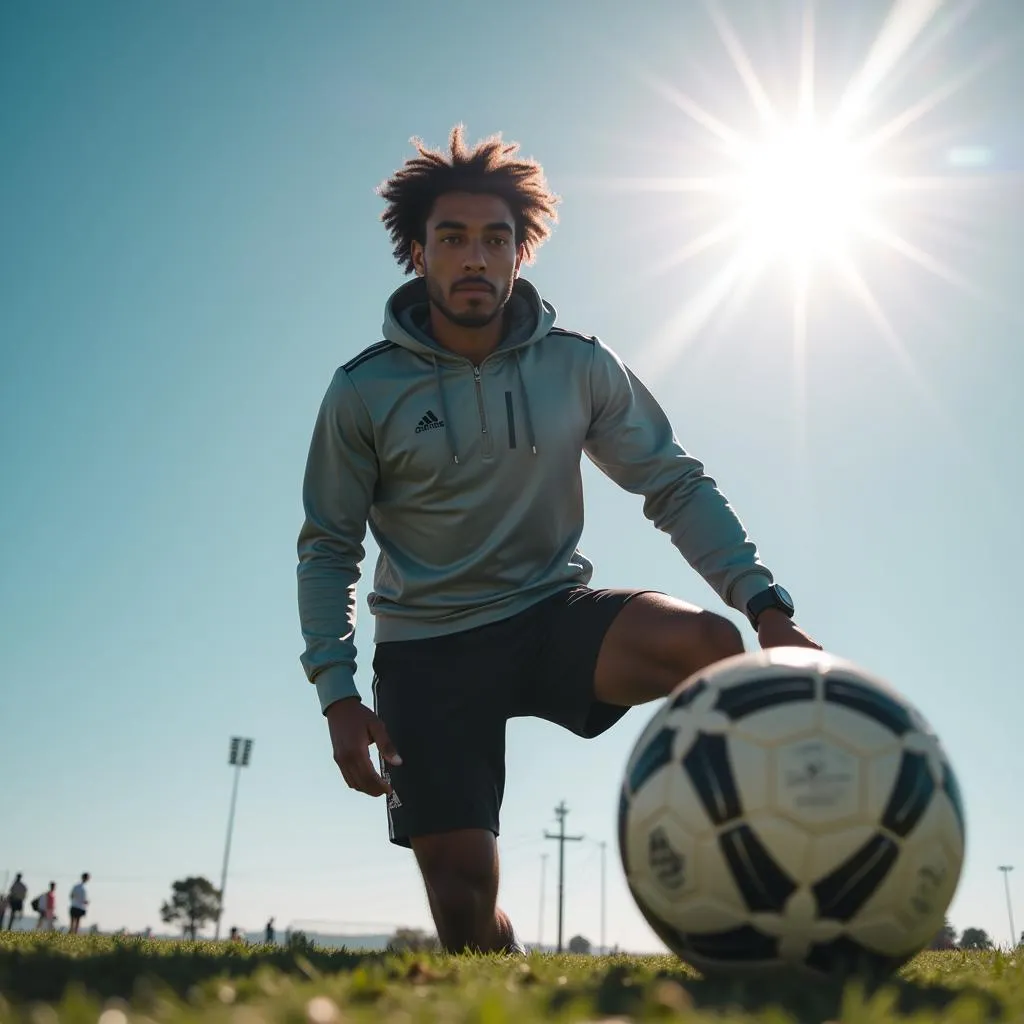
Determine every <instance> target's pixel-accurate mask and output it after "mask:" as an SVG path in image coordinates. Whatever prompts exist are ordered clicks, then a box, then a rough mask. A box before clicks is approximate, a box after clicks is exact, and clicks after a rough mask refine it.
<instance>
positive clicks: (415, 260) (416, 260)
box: [409, 238, 427, 277]
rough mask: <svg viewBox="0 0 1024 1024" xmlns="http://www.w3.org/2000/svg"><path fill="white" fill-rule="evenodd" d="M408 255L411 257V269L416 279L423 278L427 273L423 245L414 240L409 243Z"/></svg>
mask: <svg viewBox="0 0 1024 1024" xmlns="http://www.w3.org/2000/svg"><path fill="white" fill-rule="evenodd" d="M409 254H410V255H411V256H412V267H413V270H415V271H416V276H417V277H425V276H426V273H427V261H426V254H425V252H424V249H423V245H422V243H420V242H417V241H416V239H415V238H414V239H413V240H412V241H411V242H410V243H409Z"/></svg>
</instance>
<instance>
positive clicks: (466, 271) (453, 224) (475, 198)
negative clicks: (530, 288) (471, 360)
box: [412, 192, 523, 327]
mask: <svg viewBox="0 0 1024 1024" xmlns="http://www.w3.org/2000/svg"><path fill="white" fill-rule="evenodd" d="M412 258H413V265H414V266H415V268H416V273H417V274H419V276H420V277H422V278H424V279H425V280H426V283H427V294H428V295H429V296H430V301H431V303H432V304H433V305H434V306H435V307H437V308H438V309H439V310H440V311H441V312H442V313H443V314H444V315H445V317H447V319H449V320H450V321H451V322H452V323H454V324H458V325H459V326H460V327H484V326H486V325H487V324H489V323H490V322H491V321H492V320H493V319H494V318H495V317H496V316H498V314H499V313H501V311H502V309H503V308H504V306H505V303H506V302H508V299H509V296H510V295H511V294H512V285H513V283H514V282H515V279H516V275H517V274H518V273H519V265H520V263H522V259H523V254H522V251H521V248H520V247H519V246H517V245H516V239H515V220H514V218H513V216H512V211H511V210H510V209H509V206H508V203H506V202H505V200H503V199H499V198H498V197H497V196H488V195H476V194H474V193H471V192H448V193H446V194H445V195H442V196H439V197H438V199H437V202H436V203H435V204H434V209H433V211H432V213H431V215H430V218H429V219H428V220H427V226H426V236H425V240H424V242H423V244H420V243H419V242H415V241H414V242H413V243H412Z"/></svg>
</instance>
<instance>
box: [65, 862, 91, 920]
mask: <svg viewBox="0 0 1024 1024" xmlns="http://www.w3.org/2000/svg"><path fill="white" fill-rule="evenodd" d="M88 881H89V872H88V871H85V872H83V873H82V880H81V881H80V882H79V883H78V884H77V885H76V886H75V887H74V888H73V889H72V890H71V907H70V908H69V909H70V916H71V923H70V925H68V931H69V932H70V933H71V934H72V935H77V934H78V926H79V924H81V921H82V918H83V917H85V911H86V909H87V908H88V906H89V897H88V896H87V895H86V892H85V883H86V882H88Z"/></svg>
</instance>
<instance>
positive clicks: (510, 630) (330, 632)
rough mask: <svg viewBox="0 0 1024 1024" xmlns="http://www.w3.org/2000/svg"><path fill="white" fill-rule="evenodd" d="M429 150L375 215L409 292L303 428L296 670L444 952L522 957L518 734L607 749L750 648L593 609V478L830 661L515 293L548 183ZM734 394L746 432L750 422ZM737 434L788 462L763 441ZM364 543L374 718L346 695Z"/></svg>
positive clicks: (665, 425)
mask: <svg viewBox="0 0 1024 1024" xmlns="http://www.w3.org/2000/svg"><path fill="white" fill-rule="evenodd" d="M415 144H416V149H417V153H416V154H415V155H414V156H412V157H411V158H410V159H409V160H407V161H406V162H405V164H404V165H403V166H402V167H401V168H399V169H398V170H397V171H396V172H395V173H394V174H393V175H392V176H391V177H390V178H389V179H388V180H387V181H385V182H384V183H383V184H382V185H381V186H380V188H379V189H378V193H379V195H380V196H381V197H382V198H383V200H384V202H385V203H386V206H385V208H384V211H383V214H382V220H383V222H384V225H385V227H386V229H387V231H388V233H389V235H390V240H391V243H392V245H393V250H392V251H393V254H394V257H395V259H396V261H397V262H398V264H399V267H400V269H401V271H402V272H404V273H406V274H409V273H415V275H416V277H415V279H414V280H412V281H409V282H407V283H405V284H402V286H401V287H399V288H398V289H397V290H396V291H395V292H394V293H393V294H392V295H391V296H390V298H388V300H387V303H386V307H385V312H384V326H383V335H382V336H383V339H384V340H382V341H377V342H376V343H375V344H373V345H370V346H369V347H368V348H365V349H363V350H362V351H361V352H358V353H357V354H355V355H353V357H352V358H351V359H349V360H348V362H346V363H345V364H344V365H343V366H341V367H340V368H339V369H338V370H337V371H336V372H335V374H334V377H333V379H332V381H331V383H330V385H329V386H328V388H327V391H326V394H325V396H324V398H323V401H322V403H321V405H320V410H319V413H318V416H317V419H316V424H315V426H314V428H313V434H312V441H311V444H310V448H309V454H308V458H307V461H306V469H305V477H304V481H303V485H302V501H303V508H304V511H305V520H304V522H303V525H302V528H301V530H300V532H299V538H298V604H299V618H300V621H301V628H302V634H303V639H304V641H305V650H304V652H303V654H302V658H301V661H302V665H303V668H304V670H305V673H306V676H307V678H308V679H309V680H310V682H312V683H314V684H315V685H316V690H317V695H318V698H319V702H320V709H321V711H322V712H323V714H324V716H325V717H326V719H327V726H328V729H329V732H330V737H331V743H332V746H333V748H334V760H335V761H336V763H337V765H338V767H339V769H340V770H341V774H342V776H343V777H344V780H345V782H346V784H347V785H348V786H349V787H350V788H351V789H354V790H357V791H359V792H362V793H367V794H369V795H370V796H382V795H384V794H386V800H385V807H386V811H387V819H388V834H389V838H390V840H391V842H393V843H395V844H396V845H398V846H403V847H407V848H409V847H411V848H412V850H413V853H414V855H415V857H416V863H417V866H418V867H419V870H420V873H421V874H422V876H423V881H424V884H425V887H426V890H427V892H428V894H429V904H430V910H431V913H432V915H433V918H434V923H435V925H436V927H437V934H438V937H439V938H440V940H441V943H442V945H443V946H444V948H445V949H446V950H449V951H459V950H463V949H467V948H469V949H473V950H479V951H482V952H489V951H499V950H504V951H511V952H522V946H521V944H520V943H519V941H518V939H517V938H516V936H515V933H514V932H513V930H512V925H511V924H510V923H509V919H508V917H507V916H506V915H505V913H504V912H503V911H501V910H499V909H498V907H497V896H498V880H499V870H498V847H497V843H496V836H497V835H498V831H499V812H500V809H501V803H502V796H503V792H504V787H505V727H506V723H507V722H508V720H509V719H510V718H517V717H532V718H540V719H545V720H547V721H550V722H553V723H555V724H557V725H560V726H562V727H563V728H565V729H566V730H568V731H569V732H572V733H575V734H577V735H579V736H582V737H586V738H589V737H594V736H598V735H600V734H601V733H603V732H604V731H605V730H607V729H609V728H610V727H611V726H612V725H613V724H614V723H615V722H617V721H618V720H619V719H620V718H621V717H622V716H623V715H624V714H625V713H626V710H627V709H628V708H630V707H632V706H634V705H637V704H644V703H646V702H648V701H653V700H657V699H659V698H663V697H665V696H667V695H668V694H669V693H671V692H672V691H673V690H674V689H675V687H676V686H678V684H679V683H680V681H681V680H683V679H685V678H687V677H688V676H690V675H691V674H693V673H695V672H697V671H699V670H701V669H703V668H705V667H706V666H708V665H710V664H712V663H715V662H717V661H719V660H720V659H722V658H726V657H728V656H730V655H736V654H740V653H742V651H743V649H744V645H743V637H742V635H741V634H740V631H739V630H738V629H737V628H736V626H735V625H734V624H733V623H732V622H731V621H730V620H729V619H728V618H726V617H724V616H723V615H719V614H716V613H715V612H712V611H706V610H703V609H701V608H698V607H695V606H693V605H691V604H688V603H685V602H683V601H681V600H678V599H676V598H674V597H670V596H668V595H665V594H661V593H656V592H654V591H652V590H651V589H649V588H648V589H644V590H639V589H635V590H625V589H619V590H607V589H592V588H591V586H590V581H591V577H592V574H593V565H592V564H591V562H590V561H589V560H588V559H587V558H586V557H585V556H584V554H583V552H582V551H580V549H579V546H578V545H579V542H580V538H581V536H582V533H583V520H584V502H583V480H582V475H581V471H580V464H581V461H582V456H583V455H586V456H587V457H588V458H589V459H590V461H591V462H593V463H594V464H595V465H596V466H597V467H598V468H599V469H600V470H602V472H604V473H605V474H606V475H607V476H608V477H609V478H611V479H612V480H613V481H614V482H615V483H616V484H618V485H619V486H620V487H622V488H623V489H624V490H626V491H629V492H631V493H633V494H637V495H641V496H642V497H643V499H644V502H643V511H644V514H645V516H646V517H647V518H648V519H649V520H650V521H651V522H652V523H653V524H654V525H655V526H657V527H658V528H659V529H660V530H663V531H664V532H665V533H666V534H668V535H669V537H670V538H671V540H672V542H673V544H674V545H675V546H676V548H677V549H678V550H679V553H680V554H681V556H682V558H683V559H685V561H687V562H689V564H690V565H691V566H692V567H693V568H694V569H695V570H696V571H697V572H698V573H699V574H700V575H701V576H702V577H703V578H704V579H705V580H706V581H707V583H708V584H709V585H710V586H711V587H712V588H713V590H714V591H715V592H716V593H717V595H718V597H719V599H720V600H721V601H722V602H723V604H724V605H726V606H728V607H730V608H733V609H735V610H736V611H738V612H740V613H742V614H744V615H745V616H746V617H747V619H748V621H749V622H750V623H751V626H752V627H753V629H754V630H755V631H756V632H757V637H758V642H759V644H760V646H761V647H763V648H772V647H811V648H816V649H820V648H819V645H818V644H817V643H816V642H815V641H814V640H812V639H811V638H810V637H809V636H808V635H807V634H806V633H805V632H803V630H801V629H800V628H799V627H798V626H797V625H796V624H795V622H794V620H793V616H794V606H793V602H792V600H791V599H790V597H789V595H788V594H787V593H786V591H785V590H783V589H782V587H779V586H777V585H776V584H775V582H774V579H773V576H772V573H771V571H770V570H769V568H768V567H767V566H766V565H764V564H763V563H762V562H761V560H760V557H759V555H758V551H757V548H756V547H755V545H754V543H753V542H752V540H751V539H750V537H749V536H748V535H747V532H746V530H745V529H744V526H743V524H742V523H741V522H740V520H739V518H738V517H737V515H736V513H735V512H734V511H733V508H732V506H731V505H730V504H729V502H728V501H727V500H726V497H725V495H723V493H722V492H721V491H720V490H719V489H718V487H717V485H716V484H715V481H714V480H713V479H712V478H711V477H710V476H708V475H707V473H706V472H705V469H704V466H703V464H702V463H701V462H700V461H699V460H698V459H697V458H695V457H694V456H692V455H691V454H689V453H688V452H686V451H685V450H684V449H683V448H682V447H681V445H680V444H679V442H678V441H677V440H676V437H675V434H674V432H673V429H672V425H671V423H670V422H669V420H668V418H667V417H666V415H665V413H664V411H663V410H662V408H661V406H660V405H659V404H658V402H657V400H656V399H655V398H654V397H653V395H652V394H651V393H650V392H649V391H648V390H647V388H646V387H645V386H644V385H643V383H642V382H641V381H640V380H639V379H638V378H637V377H636V375H635V374H634V373H633V372H632V371H631V370H630V369H629V368H628V367H627V366H626V365H625V364H624V362H623V361H622V359H621V358H620V357H619V356H618V355H617V354H616V352H615V351H614V350H613V349H611V348H610V347H608V346H607V345H605V344H604V343H603V342H602V341H600V340H599V339H598V338H596V337H594V336H592V335H590V334H580V333H577V332H576V331H572V330H566V329H564V328H562V327H556V326H555V319H556V314H555V310H554V308H553V307H552V306H551V305H550V304H549V303H547V302H546V301H544V299H542V297H541V296H540V294H539V293H538V292H537V290H536V289H535V288H534V287H533V285H532V284H530V283H529V282H528V281H526V280H524V279H523V278H522V277H520V271H521V269H522V267H523V265H524V264H526V263H530V262H531V261H532V259H533V257H534V255H535V253H536V252H537V250H538V248H539V247H540V246H541V245H542V243H543V242H544V241H545V239H546V238H547V237H548V235H549V233H550V230H551V229H550V224H551V223H552V222H554V221H555V219H556V206H557V204H558V202H559V199H558V196H556V195H555V194H554V193H553V192H552V191H551V190H550V189H549V187H548V184H547V182H546V180H545V177H544V171H543V169H542V167H541V166H540V165H539V164H538V163H537V162H536V161H534V160H526V159H522V158H519V157H517V156H516V152H517V150H518V148H519V147H518V146H517V145H516V144H509V143H506V142H504V141H502V139H501V137H500V136H496V137H494V138H491V139H488V140H487V141H485V142H482V143H480V144H478V145H476V146H469V145H467V144H466V142H465V140H464V138H463V135H462V130H461V127H459V128H456V129H454V130H453V131H452V133H451V137H450V140H449V146H448V150H447V151H443V150H440V151H435V150H430V149H428V148H426V146H424V145H423V144H422V143H420V142H419V141H417V142H416V143H415ZM648 255H649V254H648V253H644V254H642V256H641V257H640V262H641V263H642V262H643V258H642V257H643V256H648ZM631 258H633V259H634V262H635V259H636V254H633V257H631ZM627 269H629V270H631V269H633V268H632V265H631V266H630V267H629V268H627ZM580 270H581V273H583V274H584V275H585V274H586V270H587V268H586V265H585V264H584V265H582V266H581V267H580ZM641 312H642V311H641ZM346 330H347V331H348V333H349V334H350V335H351V334H353V333H357V327H356V325H354V324H348V325H346ZM367 333H369V331H367ZM380 336H381V335H378V337H380ZM721 387H722V395H723V401H725V402H727V403H729V402H731V403H732V405H733V406H734V410H733V413H734V419H735V420H736V423H737V424H740V423H741V422H742V421H743V419H744V407H743V403H742V401H741V400H740V399H739V397H737V396H730V395H729V388H728V381H722V384H721ZM738 429H746V430H747V431H748V432H751V433H753V434H762V433H765V432H769V433H770V432H772V431H775V441H776V444H778V443H781V442H780V440H779V438H780V436H781V435H780V434H779V432H778V430H777V427H776V426H775V425H774V424H771V423H766V422H762V421H759V420H757V419H755V418H754V417H749V422H748V423H746V424H744V425H743V426H738ZM368 528H369V530H370V532H371V534H372V535H373V538H374V540H375V542H376V544H377V547H378V550H379V555H378V559H377V567H376V573H375V576H374V590H373V592H372V593H371V594H370V596H369V600H368V604H369V608H370V612H371V614H372V616H373V618H374V622H375V627H374V631H375V636H374V639H375V642H376V651H375V653H374V658H373V709H372V710H371V709H370V708H369V707H367V706H365V705H364V704H363V703H362V701H361V699H360V694H359V691H358V689H357V688H356V685H355V681H354V675H355V669H356V644H355V639H354V638H355V634H356V607H357V601H356V581H357V580H358V579H359V576H360V572H361V568H360V566H361V563H362V561H363V557H364V549H363V542H364V539H365V535H366V531H367V529H368ZM615 543H617V544H621V545H626V546H628V544H629V540H628V535H627V534H625V533H622V534H620V535H617V537H616V539H615ZM372 744H376V747H377V755H378V758H379V766H378V767H379V774H378V772H377V771H375V770H374V766H373V764H372V763H371V761H370V756H369V752H368V747H369V746H370V745H372Z"/></svg>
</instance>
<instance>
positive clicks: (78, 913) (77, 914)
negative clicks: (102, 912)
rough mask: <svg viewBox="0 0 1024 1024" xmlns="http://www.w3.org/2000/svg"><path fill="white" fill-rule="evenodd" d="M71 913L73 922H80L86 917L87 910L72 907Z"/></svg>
mask: <svg viewBox="0 0 1024 1024" xmlns="http://www.w3.org/2000/svg"><path fill="white" fill-rule="evenodd" d="M69 913H70V914H71V919H72V920H73V921H80V920H81V919H82V918H83V917H85V910H84V909H83V908H82V907H70V908H69Z"/></svg>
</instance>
